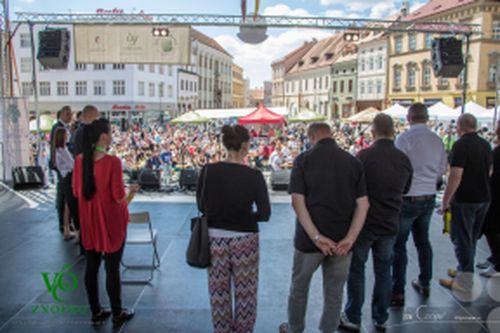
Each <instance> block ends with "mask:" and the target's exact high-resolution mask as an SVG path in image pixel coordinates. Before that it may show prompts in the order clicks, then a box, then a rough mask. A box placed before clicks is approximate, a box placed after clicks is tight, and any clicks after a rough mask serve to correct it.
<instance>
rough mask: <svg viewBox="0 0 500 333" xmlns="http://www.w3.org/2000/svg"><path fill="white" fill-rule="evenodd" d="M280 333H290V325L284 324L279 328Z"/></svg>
mask: <svg viewBox="0 0 500 333" xmlns="http://www.w3.org/2000/svg"><path fill="white" fill-rule="evenodd" d="M278 332H279V333H288V323H282V324H281V325H280V327H279V331H278Z"/></svg>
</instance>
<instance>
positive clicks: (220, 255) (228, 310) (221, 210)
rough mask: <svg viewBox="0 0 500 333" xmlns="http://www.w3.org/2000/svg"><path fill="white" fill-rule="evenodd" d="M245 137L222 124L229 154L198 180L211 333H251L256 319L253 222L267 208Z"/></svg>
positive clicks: (267, 214) (239, 128)
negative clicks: (205, 225) (207, 240)
mask: <svg viewBox="0 0 500 333" xmlns="http://www.w3.org/2000/svg"><path fill="white" fill-rule="evenodd" d="M249 141H250V136H249V134H248V130H247V129H246V128H244V127H242V126H239V125H236V126H233V127H232V126H224V127H223V128H222V142H223V144H224V146H225V147H226V149H227V158H226V160H225V161H223V162H219V163H214V164H207V165H205V167H204V168H203V169H202V171H201V175H202V176H201V177H200V180H199V183H198V191H197V202H198V208H199V209H200V211H201V212H203V213H204V214H206V215H207V218H208V227H209V237H210V255H211V266H210V267H209V268H208V290H209V293H210V303H211V309H212V323H213V327H214V332H215V333H223V332H231V333H232V332H246V333H249V332H252V331H253V328H254V325H255V320H256V317H257V287H258V284H259V236H258V235H259V233H258V231H259V227H258V225H257V222H259V221H267V220H269V217H270V215H271V208H270V205H269V196H268V193H267V185H266V181H265V180H264V177H263V175H262V173H261V172H260V171H258V170H255V169H252V168H250V167H248V166H247V165H245V158H246V156H247V155H248V149H249V146H250V142H249ZM203 184H204V186H203ZM202 188H204V191H203V193H202V190H201V189H202ZM254 204H255V206H256V209H254ZM232 286H234V287H232ZM233 303H234V306H233Z"/></svg>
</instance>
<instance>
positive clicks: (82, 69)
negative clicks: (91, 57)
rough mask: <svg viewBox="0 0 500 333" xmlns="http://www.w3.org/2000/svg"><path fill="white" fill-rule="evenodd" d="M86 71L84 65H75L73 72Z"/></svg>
mask: <svg viewBox="0 0 500 333" xmlns="http://www.w3.org/2000/svg"><path fill="white" fill-rule="evenodd" d="M86 70H87V65H86V64H75V71H86Z"/></svg>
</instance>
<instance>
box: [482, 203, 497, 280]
mask: <svg viewBox="0 0 500 333" xmlns="http://www.w3.org/2000/svg"><path fill="white" fill-rule="evenodd" d="M498 205H500V202H498V200H493V201H492V202H491V204H490V207H489V210H488V214H487V215H486V220H485V223H484V228H483V234H484V236H485V237H486V241H487V242H488V246H489V247H490V251H491V256H490V257H489V258H488V260H489V261H491V262H492V263H493V264H495V270H496V271H497V272H500V221H498V216H500V215H499V212H497V210H498Z"/></svg>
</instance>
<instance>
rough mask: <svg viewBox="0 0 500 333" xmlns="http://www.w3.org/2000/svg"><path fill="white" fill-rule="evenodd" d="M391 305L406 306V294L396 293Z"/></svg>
mask: <svg viewBox="0 0 500 333" xmlns="http://www.w3.org/2000/svg"><path fill="white" fill-rule="evenodd" d="M391 306H394V307H403V306H405V295H404V294H394V295H392V299H391Z"/></svg>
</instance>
